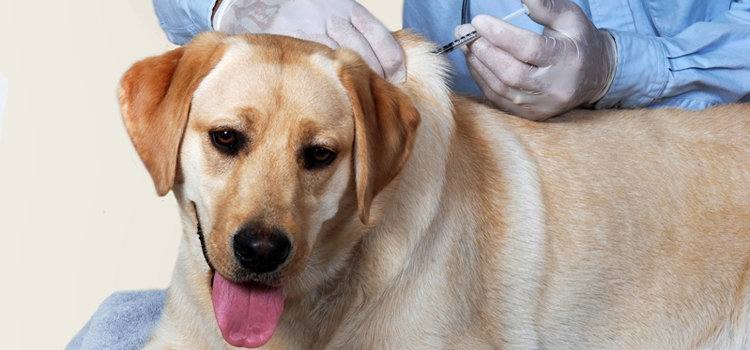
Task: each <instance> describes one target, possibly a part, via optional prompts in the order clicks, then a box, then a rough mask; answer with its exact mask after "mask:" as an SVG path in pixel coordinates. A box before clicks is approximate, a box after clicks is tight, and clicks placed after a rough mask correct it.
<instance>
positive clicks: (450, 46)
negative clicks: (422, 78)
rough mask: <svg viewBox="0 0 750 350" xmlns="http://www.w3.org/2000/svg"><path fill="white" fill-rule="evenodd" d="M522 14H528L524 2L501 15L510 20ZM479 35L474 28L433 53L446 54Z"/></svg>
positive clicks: (504, 19) (505, 19) (477, 37)
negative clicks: (506, 13)
mask: <svg viewBox="0 0 750 350" xmlns="http://www.w3.org/2000/svg"><path fill="white" fill-rule="evenodd" d="M522 14H526V15H528V14H529V8H528V7H526V4H524V5H523V7H522V8H520V9H518V11H516V12H513V13H511V14H509V15H507V16H505V17H503V18H502V20H503V21H506V22H508V21H510V20H512V19H514V18H516V17H518V16H520V15H522ZM479 37H480V35H479V33H477V31H476V30H474V31H472V32H471V33H469V34H466V35H464V36H462V37H460V38H458V39H456V40H454V41H452V42H451V43H449V44H447V45H445V46H443V47H441V48H439V49H437V50H435V51H433V53H435V54H438V55H444V54H447V53H448V52H451V51H453V50H455V49H456V48H459V47H461V46H462V45H466V44H468V43H470V42H472V41H474V40H477V39H479Z"/></svg>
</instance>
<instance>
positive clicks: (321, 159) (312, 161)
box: [305, 147, 336, 169]
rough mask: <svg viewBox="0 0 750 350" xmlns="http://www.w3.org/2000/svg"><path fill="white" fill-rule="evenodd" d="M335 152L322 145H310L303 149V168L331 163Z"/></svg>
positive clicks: (334, 157)
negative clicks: (305, 149)
mask: <svg viewBox="0 0 750 350" xmlns="http://www.w3.org/2000/svg"><path fill="white" fill-rule="evenodd" d="M334 159H336V153H335V152H333V151H331V150H329V149H327V148H323V147H311V148H309V149H308V150H307V151H305V168H308V169H311V168H320V167H324V166H326V165H328V164H331V162H333V160H334Z"/></svg>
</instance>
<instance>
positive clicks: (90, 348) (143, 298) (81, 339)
mask: <svg viewBox="0 0 750 350" xmlns="http://www.w3.org/2000/svg"><path fill="white" fill-rule="evenodd" d="M166 298H167V292H166V291H165V290H150V291H135V292H117V293H114V294H112V295H110V296H109V297H108V298H107V299H106V300H104V302H102V304H101V305H100V306H99V309H98V310H96V312H95V313H94V316H92V317H91V319H90V320H89V322H88V323H86V325H85V326H83V329H81V331H80V332H78V334H76V336H75V337H74V338H73V340H71V341H70V343H68V346H67V347H65V350H105V349H106V350H140V349H142V348H143V346H145V345H146V342H147V341H148V339H149V338H150V337H151V332H153V331H154V327H155V326H156V322H157V321H159V317H161V312H162V310H163V309H164V302H165V301H166Z"/></svg>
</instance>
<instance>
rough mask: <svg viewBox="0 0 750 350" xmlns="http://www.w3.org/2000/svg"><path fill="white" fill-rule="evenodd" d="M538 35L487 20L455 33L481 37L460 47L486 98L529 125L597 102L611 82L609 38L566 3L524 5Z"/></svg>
mask: <svg viewBox="0 0 750 350" xmlns="http://www.w3.org/2000/svg"><path fill="white" fill-rule="evenodd" d="M523 3H525V4H526V5H527V6H528V7H529V12H530V13H529V17H531V19H532V20H534V21H535V22H537V23H539V24H541V25H543V26H544V31H543V32H542V35H539V34H536V33H533V32H530V31H528V30H525V29H522V28H519V27H516V26H514V25H512V24H509V23H507V22H504V21H502V20H500V19H497V18H495V17H492V16H488V15H479V16H476V17H475V18H474V19H473V20H472V21H471V25H468V24H467V25H463V26H459V27H457V28H456V32H455V35H456V38H458V37H461V36H463V35H465V34H467V33H469V32H471V31H472V30H474V29H476V31H477V32H478V33H479V34H481V38H479V39H478V40H476V41H474V42H473V43H471V44H470V45H469V46H468V47H462V48H461V49H462V51H463V52H464V55H465V56H466V62H467V64H468V66H469V72H470V73H471V75H472V77H473V78H474V80H475V81H476V82H477V85H478V86H479V88H480V89H481V90H482V92H483V93H484V95H485V97H486V98H487V99H489V100H490V101H491V102H492V103H494V104H495V105H496V106H497V107H498V108H500V109H503V110H505V111H508V112H510V113H513V114H515V115H517V116H520V117H524V118H527V119H531V120H538V121H541V120H545V119H547V118H549V117H552V116H555V115H558V114H560V113H563V112H566V111H568V110H571V109H573V108H575V107H578V106H582V105H588V104H592V103H595V102H597V101H598V100H600V99H601V98H602V97H604V95H605V94H606V92H607V90H608V89H609V85H610V84H611V83H612V79H613V78H614V73H615V68H616V65H617V50H616V46H615V42H614V38H612V36H611V35H610V34H609V33H607V32H606V31H601V30H599V29H597V28H596V27H595V26H594V24H593V23H591V21H589V19H588V18H587V17H586V15H585V14H584V13H583V11H582V10H581V8H580V7H578V5H576V4H574V3H572V2H569V1H555V0H523Z"/></svg>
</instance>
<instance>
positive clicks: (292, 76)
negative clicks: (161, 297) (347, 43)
mask: <svg viewBox="0 0 750 350" xmlns="http://www.w3.org/2000/svg"><path fill="white" fill-rule="evenodd" d="M396 36H397V39H398V40H399V42H400V43H401V45H402V46H403V48H404V50H405V54H406V60H407V70H408V75H407V79H406V82H404V83H403V84H399V85H394V84H392V83H390V82H388V81H386V80H384V79H383V78H381V77H379V76H378V75H376V74H375V73H374V72H373V71H371V70H370V69H369V68H368V66H367V65H366V63H365V62H364V61H363V60H362V59H361V58H360V57H359V56H358V55H356V54H355V53H353V52H352V51H349V50H347V49H339V50H335V51H334V50H330V49H328V48H327V47H324V46H322V45H319V44H315V43H310V42H304V41H300V40H296V39H292V38H286V37H280V36H271V35H254V36H253V35H246V36H242V35H240V36H225V35H222V34H218V33H206V34H203V35H201V36H199V37H198V38H196V39H195V40H194V41H192V42H191V43H190V44H188V45H186V46H184V47H181V48H178V49H176V50H174V51H171V52H167V53H165V54H163V55H161V56H156V57H151V58H147V59H145V60H143V61H141V62H138V63H136V64H135V65H134V66H133V67H132V68H130V70H128V71H127V73H125V75H124V77H123V79H122V82H121V87H120V92H119V96H120V102H121V106H122V113H123V117H124V119H125V124H126V126H127V130H128V133H129V134H130V136H131V138H132V141H133V143H134V145H135V148H136V150H137V151H138V153H139V155H140V156H141V158H142V159H143V162H144V163H145V165H146V167H147V169H148V171H149V172H150V174H151V176H152V178H153V180H154V183H155V185H156V189H157V191H158V193H159V194H160V195H165V194H166V193H167V192H169V191H170V190H172V191H173V192H174V194H175V196H176V198H177V202H178V203H179V207H180V215H181V218H182V222H183V223H184V236H183V240H182V245H181V247H180V252H179V259H178V261H177V265H176V268H175V272H174V278H173V280H172V283H171V286H170V288H169V293H168V298H167V305H166V307H165V311H164V314H163V316H162V318H161V320H160V322H159V324H158V326H157V328H156V330H155V331H154V334H153V336H152V338H151V340H150V342H149V343H148V345H147V347H146V348H147V349H235V347H244V348H253V347H261V346H262V347H263V348H267V349H748V348H750V276H749V273H750V106H748V105H733V106H726V107H717V108H711V109H708V110H703V111H680V110H629V111H625V110H609V111H584V110H579V111H573V112H570V113H568V114H566V115H563V116H561V117H558V118H554V119H552V120H550V121H549V122H546V123H536V122H529V121H525V120H522V119H519V118H515V117H512V116H509V115H506V114H504V113H502V112H499V111H497V110H495V109H492V108H488V107H486V106H484V105H482V104H480V103H477V102H474V101H471V100H469V99H466V98H463V97H458V96H453V95H451V94H450V92H449V91H448V89H447V88H446V81H445V74H444V73H445V69H446V68H445V67H446V63H445V61H444V59H443V58H441V57H439V56H436V55H434V54H432V53H431V50H432V49H433V48H434V46H433V45H431V44H429V43H427V42H425V41H423V40H421V39H419V38H418V37H416V36H412V35H409V34H405V33H397V34H396Z"/></svg>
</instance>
